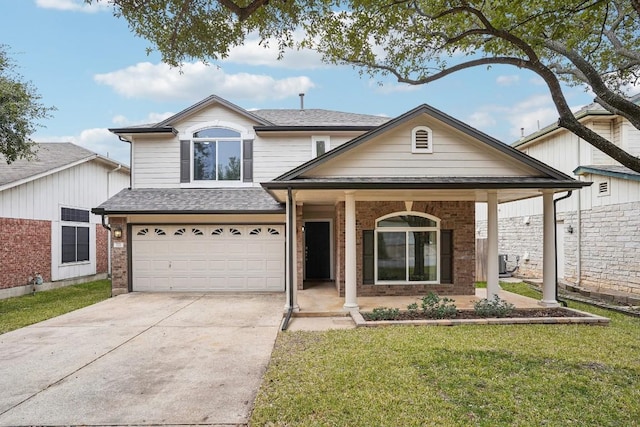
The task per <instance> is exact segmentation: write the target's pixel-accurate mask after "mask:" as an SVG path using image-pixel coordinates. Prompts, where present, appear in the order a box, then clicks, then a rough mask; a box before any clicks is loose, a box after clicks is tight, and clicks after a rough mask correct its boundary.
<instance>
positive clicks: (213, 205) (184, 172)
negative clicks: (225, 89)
mask: <svg viewBox="0 0 640 427" xmlns="http://www.w3.org/2000/svg"><path fill="white" fill-rule="evenodd" d="M111 131H112V132H114V133H115V134H117V135H118V136H119V137H120V138H121V139H124V140H127V141H129V142H130V143H131V159H132V168H131V170H132V187H131V189H126V190H123V191H121V192H120V193H119V194H117V195H116V196H114V197H113V198H111V199H109V200H108V201H106V202H105V203H103V204H101V205H100V206H98V207H96V208H95V209H93V212H94V213H96V214H103V215H108V216H109V222H110V225H111V228H112V230H113V231H114V232H117V233H118V234H120V233H121V234H122V237H121V238H119V239H115V240H114V244H113V247H112V251H113V294H114V295H117V294H120V293H123V292H131V291H249V292H252V291H285V290H287V292H286V295H287V297H286V306H287V307H288V308H290V309H296V308H297V307H298V304H297V290H298V289H302V288H303V287H305V286H310V285H311V284H313V283H316V282H318V281H325V280H326V281H331V282H333V283H335V286H336V292H337V293H339V295H341V296H344V299H345V303H344V306H345V308H347V309H350V308H355V307H357V306H358V303H357V298H358V297H359V296H378V295H420V294H422V295H425V294H426V293H428V292H429V291H435V292H437V293H439V294H449V295H452V294H473V293H474V292H475V289H474V287H475V284H474V280H475V203H476V202H486V203H488V206H489V209H490V210H491V211H495V212H497V206H498V203H504V202H508V201H512V200H519V199H523V198H529V197H536V196H539V195H540V194H542V193H544V201H545V206H549V203H551V200H552V197H553V194H554V193H555V192H557V191H566V190H571V189H577V188H580V187H582V186H584V185H587V184H585V183H581V182H578V181H576V180H573V179H572V178H570V177H569V176H567V175H565V174H562V173H560V172H558V171H556V170H554V169H552V168H550V167H548V166H546V165H544V164H543V163H541V162H539V161H537V160H535V159H533V158H530V157H528V156H526V155H525V154H523V153H521V152H519V151H517V150H515V149H513V148H512V147H509V146H507V145H505V144H503V143H501V142H499V141H497V140H495V139H492V138H490V137H489V136H487V135H485V134H482V133H480V132H479V131H477V130H475V129H473V128H471V127H469V126H467V125H466V124H464V123H461V122H460V121H458V120H456V119H454V118H452V117H450V116H448V115H446V114H444V113H442V112H440V111H438V110H435V109H433V108H431V107H429V106H427V105H421V106H419V107H417V108H415V109H413V110H411V111H409V112H407V113H405V114H403V115H401V116H399V117H397V118H395V119H392V120H389V119H387V118H383V117H378V116H368V115H360V114H350V113H342V112H336V111H327V110H314V109H306V110H305V109H300V110H257V111H248V110H245V109H243V108H241V107H238V106H236V105H234V104H232V103H230V102H228V101H226V100H224V99H222V98H219V97H217V96H210V97H208V98H206V99H204V100H203V101H201V102H199V103H197V104H195V105H194V106H192V107H190V108H187V109H186V110H184V111H182V112H180V113H178V114H176V115H174V116H172V117H170V118H168V119H166V120H164V121H162V122H160V123H157V124H154V125H150V126H144V127H132V128H121V129H111ZM495 218H496V221H495V222H493V223H492V224H493V229H495V230H497V216H495ZM547 222H549V223H552V222H553V218H550V217H548V218H547ZM546 242H547V244H546V246H545V250H546V251H547V252H548V253H549V255H550V256H553V257H555V254H554V253H553V250H554V248H553V245H552V244H551V243H550V242H552V239H547V240H546ZM491 243H492V245H493V246H491V247H492V248H494V249H493V250H492V251H490V253H491V254H492V255H491V256H492V257H493V259H495V268H494V269H493V270H492V271H490V276H491V279H490V280H489V292H490V293H495V292H497V286H498V271H497V270H498V268H497V264H498V253H497V236H494V238H493V239H492V241H491ZM552 264H553V263H549V264H548V265H549V268H551V267H552ZM546 283H548V284H549V285H551V281H550V280H548V281H547V282H546ZM554 291H555V289H552V288H548V289H546V290H545V293H544V297H543V300H544V301H543V302H544V304H547V305H554V304H555V303H556V302H555V294H554V293H553V292H554Z"/></svg>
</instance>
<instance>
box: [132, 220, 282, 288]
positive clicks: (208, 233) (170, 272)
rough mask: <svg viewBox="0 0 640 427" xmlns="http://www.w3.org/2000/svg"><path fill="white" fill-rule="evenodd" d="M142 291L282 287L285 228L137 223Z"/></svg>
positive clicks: (136, 276)
mask: <svg viewBox="0 0 640 427" xmlns="http://www.w3.org/2000/svg"><path fill="white" fill-rule="evenodd" d="M132 234H133V236H132V240H133V287H134V290H139V291H168V290H172V291H283V290H284V258H285V257H284V248H285V242H284V227H283V226H263V225H260V226H251V225H249V226H247V225H219V226H216V225H184V226H182V225H171V226H155V225H154V226H134V227H133V233H132Z"/></svg>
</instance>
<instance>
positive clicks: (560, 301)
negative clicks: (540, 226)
mask: <svg viewBox="0 0 640 427" xmlns="http://www.w3.org/2000/svg"><path fill="white" fill-rule="evenodd" d="M571 194H573V191H572V190H569V191H568V192H567V194H565V195H564V196H562V197H560V198H557V199H553V224H554V226H555V225H556V224H557V222H556V212H557V206H556V205H557V203H558V202H559V201H560V200H564V199H568V198H569V197H571ZM556 229H557V228H556ZM553 235H554V239H553V246H554V248H555V252H556V259H555V263H556V268H555V276H556V277H555V284H556V286H555V288H556V301H558V302H559V303H560V304H562V306H563V307H566V306H567V302H566V301H564V300H561V299H560V298H558V233H553Z"/></svg>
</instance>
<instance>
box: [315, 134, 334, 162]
mask: <svg viewBox="0 0 640 427" xmlns="http://www.w3.org/2000/svg"><path fill="white" fill-rule="evenodd" d="M330 141H331V140H330V138H329V136H312V137H311V158H313V159H315V158H316V157H318V156H322V155H323V154H324V153H326V152H327V151H329V150H330V149H331V146H330Z"/></svg>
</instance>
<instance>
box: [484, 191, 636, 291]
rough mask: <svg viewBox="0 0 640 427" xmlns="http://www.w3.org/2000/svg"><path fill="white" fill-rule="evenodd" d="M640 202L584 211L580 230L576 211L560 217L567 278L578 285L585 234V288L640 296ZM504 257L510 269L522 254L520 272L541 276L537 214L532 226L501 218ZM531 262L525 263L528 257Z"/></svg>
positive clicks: (521, 220)
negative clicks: (525, 254)
mask: <svg viewBox="0 0 640 427" xmlns="http://www.w3.org/2000/svg"><path fill="white" fill-rule="evenodd" d="M638 212H640V202H635V203H625V204H618V205H608V206H601V207H595V208H593V209H589V210H583V211H582V212H581V216H582V218H581V230H580V233H578V230H577V227H578V221H577V215H576V213H575V212H567V213H558V214H557V220H558V221H562V222H563V228H564V229H565V230H566V228H567V227H568V226H571V227H572V229H573V230H572V233H568V232H566V231H565V232H564V235H563V236H562V238H564V259H565V265H564V271H565V275H564V279H562V280H561V282H566V283H568V284H573V285H575V284H578V277H577V269H578V267H577V264H578V259H577V253H578V236H579V235H580V240H581V245H580V249H581V251H580V270H581V274H580V281H579V282H580V283H579V284H580V286H582V287H586V288H589V289H593V290H595V291H606V290H612V291H618V292H626V293H631V294H640V215H639V214H638ZM478 229H479V234H480V236H486V221H479V222H478ZM498 233H499V246H498V248H499V249H498V250H499V252H500V253H501V254H506V255H508V256H509V259H510V261H509V263H508V265H507V268H512V267H513V265H514V264H513V262H514V261H515V256H516V255H519V256H520V257H521V260H520V268H519V269H518V271H517V272H516V273H515V274H516V275H517V276H519V277H524V278H540V277H542V215H532V216H531V217H530V218H529V224H528V225H527V224H525V221H524V218H523V217H514V218H501V219H500V221H499V226H498ZM525 252H526V253H527V254H528V256H529V259H528V260H525V259H522V256H523V254H524V253H525Z"/></svg>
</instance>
